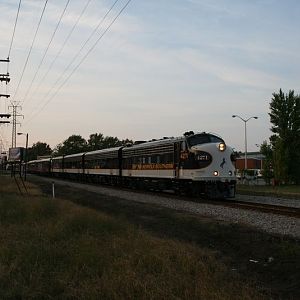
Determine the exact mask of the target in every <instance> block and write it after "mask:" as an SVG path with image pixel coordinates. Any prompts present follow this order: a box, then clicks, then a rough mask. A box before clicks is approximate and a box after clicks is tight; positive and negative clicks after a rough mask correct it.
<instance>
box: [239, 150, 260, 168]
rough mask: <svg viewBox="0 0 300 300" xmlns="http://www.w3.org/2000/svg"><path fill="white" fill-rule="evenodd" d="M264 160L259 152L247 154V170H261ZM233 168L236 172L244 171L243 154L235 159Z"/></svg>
mask: <svg viewBox="0 0 300 300" xmlns="http://www.w3.org/2000/svg"><path fill="white" fill-rule="evenodd" d="M264 158H265V157H264V155H263V154H261V153H260V152H247V169H250V170H262V169H263V161H264ZM235 168H236V169H238V170H244V169H245V153H241V154H240V156H239V157H238V158H237V159H236V162H235Z"/></svg>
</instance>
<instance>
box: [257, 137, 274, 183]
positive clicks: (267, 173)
mask: <svg viewBox="0 0 300 300" xmlns="http://www.w3.org/2000/svg"><path fill="white" fill-rule="evenodd" d="M260 153H261V154H263V155H264V157H265V158H264V161H263V171H262V175H263V178H264V179H265V181H266V182H267V183H268V184H270V181H271V178H273V177H274V174H273V150H272V146H271V145H270V144H268V143H267V141H264V142H263V143H262V145H261V146H260Z"/></svg>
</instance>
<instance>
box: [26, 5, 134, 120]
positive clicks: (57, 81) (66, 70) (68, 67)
mask: <svg viewBox="0 0 300 300" xmlns="http://www.w3.org/2000/svg"><path fill="white" fill-rule="evenodd" d="M118 1H119V0H115V1H114V3H113V4H112V5H111V7H110V8H109V9H108V11H107V12H106V14H105V15H104V16H103V18H102V19H101V20H100V21H99V22H98V24H97V26H96V27H95V28H94V29H93V31H92V32H91V34H90V35H89V37H88V38H87V39H86V41H85V42H84V43H83V44H82V46H81V47H80V49H79V50H78V51H77V53H76V54H75V55H74V57H73V58H72V59H71V61H70V63H69V64H68V65H67V67H66V68H65V69H64V70H63V72H62V73H61V75H60V76H59V77H58V78H57V80H56V81H55V83H54V84H53V85H52V86H51V88H50V89H49V90H48V91H47V93H46V95H45V96H44V97H43V99H42V101H43V100H44V99H47V97H48V96H49V95H50V93H51V92H52V90H53V89H54V88H55V87H56V86H57V84H58V83H59V82H60V81H61V80H62V78H63V77H64V75H65V74H66V73H67V72H68V70H69V69H70V67H71V66H72V64H73V63H74V61H75V60H76V59H77V58H78V57H79V55H80V54H81V52H82V51H83V49H84V48H85V46H86V45H87V44H88V42H89V41H90V40H91V38H92V37H93V36H94V35H95V34H96V33H97V31H98V29H99V27H100V26H101V25H102V23H103V22H104V21H105V19H106V18H107V16H108V15H109V13H110V12H111V11H112V10H113V8H114V7H115V5H116V4H117V2H118ZM130 1H131V0H130ZM130 1H129V2H130ZM128 4H129V3H128ZM128 4H126V7H127V5H128ZM42 101H41V102H40V103H42ZM39 107H41V105H40V106H39ZM37 109H39V108H37ZM34 114H35V112H32V113H31V115H30V116H29V118H31V117H32V115H34ZM28 122H29V121H28ZM25 124H27V123H25Z"/></svg>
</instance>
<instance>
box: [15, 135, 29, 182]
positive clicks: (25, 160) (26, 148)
mask: <svg viewBox="0 0 300 300" xmlns="http://www.w3.org/2000/svg"><path fill="white" fill-rule="evenodd" d="M17 134H18V135H26V146H25V157H24V162H25V168H24V171H25V174H24V175H25V176H24V179H25V181H26V173H27V157H28V156H27V150H28V133H23V132H18V133H17Z"/></svg>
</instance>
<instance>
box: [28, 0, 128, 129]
mask: <svg viewBox="0 0 300 300" xmlns="http://www.w3.org/2000/svg"><path fill="white" fill-rule="evenodd" d="M130 2H131V0H128V1H127V2H126V4H125V5H124V6H123V7H122V9H121V10H120V11H119V13H118V14H117V15H116V16H115V17H114V18H113V20H112V21H111V22H110V24H109V25H108V26H107V28H106V29H105V30H104V32H103V33H102V34H101V35H100V37H99V38H98V39H97V40H96V42H95V43H94V44H93V46H92V47H91V48H90V49H89V51H88V52H87V53H86V54H85V55H84V56H83V58H82V59H81V60H80V62H79V63H78V64H77V65H76V67H75V68H74V69H73V70H72V72H71V73H70V74H69V75H68V77H67V78H66V79H65V80H64V81H63V83H62V84H61V85H60V86H59V87H58V88H57V90H56V91H55V92H54V94H52V96H51V97H50V98H49V99H48V101H47V102H46V103H45V104H44V105H43V106H42V107H41V109H40V110H39V111H37V112H36V113H35V114H33V115H32V117H31V119H30V120H29V121H28V122H27V123H26V124H28V123H29V122H30V121H32V119H33V118H34V117H36V116H37V115H38V114H39V113H41V112H42V111H43V109H44V108H45V107H46V106H47V104H48V103H49V102H50V101H51V100H52V99H53V98H54V97H55V96H56V95H57V93H58V92H59V91H60V90H61V89H62V87H63V86H64V85H65V84H66V83H67V81H68V80H69V79H70V78H71V76H72V75H73V74H74V72H75V71H76V70H77V69H78V68H79V67H80V65H81V64H82V63H83V61H84V60H85V59H86V58H87V56H88V55H89V54H90V53H91V52H92V50H93V49H94V48H95V47H96V46H97V44H98V43H99V41H100V40H101V39H102V38H103V36H104V35H105V34H106V33H107V32H108V30H109V29H110V28H111V26H112V25H113V24H114V23H115V21H116V20H117V18H118V17H119V16H120V15H121V14H122V12H123V11H124V10H125V9H126V7H127V6H128V5H129V3H130Z"/></svg>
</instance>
